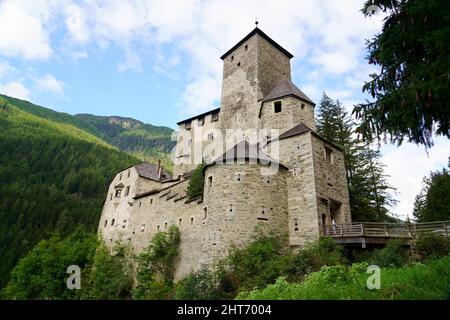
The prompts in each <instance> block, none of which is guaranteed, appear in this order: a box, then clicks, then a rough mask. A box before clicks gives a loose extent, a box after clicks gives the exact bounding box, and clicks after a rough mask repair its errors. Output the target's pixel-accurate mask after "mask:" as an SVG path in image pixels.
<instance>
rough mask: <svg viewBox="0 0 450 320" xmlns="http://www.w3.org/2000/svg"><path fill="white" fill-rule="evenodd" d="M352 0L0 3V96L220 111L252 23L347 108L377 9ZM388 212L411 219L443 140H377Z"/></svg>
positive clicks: (162, 117) (119, 111) (127, 111)
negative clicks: (228, 64) (391, 202)
mask: <svg viewBox="0 0 450 320" xmlns="http://www.w3.org/2000/svg"><path fill="white" fill-rule="evenodd" d="M363 2H364V1H362V0H345V1H332V0H326V1H315V0H271V1H269V0H246V1H242V0H226V1H225V0H216V1H213V0H207V1H206V0H171V1H163V0H135V1H126V0H98V1H97V0H90V1H83V0H80V1H73V0H58V1H56V0H0V93H3V94H7V95H10V96H14V97H17V98H21V99H25V100H29V101H32V102H34V103H36V104H39V105H42V106H46V107H49V108H51V109H54V110H57V111H61V112H67V113H70V114H77V113H91V114H96V115H118V116H126V117H133V118H136V119H139V120H141V121H143V122H146V123H151V124H154V125H162V126H168V127H171V128H174V129H175V128H176V122H178V121H180V120H182V119H184V118H187V117H189V116H193V115H195V114H199V113H202V112H204V111H207V110H210V109H213V108H216V107H219V106H220V90H221V77H222V61H221V60H220V58H219V57H220V56H221V55H222V54H223V53H225V52H226V51H227V50H228V49H230V48H231V47H232V46H233V45H234V44H236V43H237V42H238V41H239V40H240V39H242V38H243V37H244V36H245V35H246V34H248V33H249V32H250V31H251V30H252V29H253V28H254V27H255V25H254V22H255V19H256V18H257V19H258V21H259V25H258V26H259V27H260V29H261V30H263V31H264V32H265V33H266V34H268V35H269V36H270V37H271V38H273V39H274V40H275V41H276V42H278V43H279V44H280V45H282V46H283V47H284V48H285V49H287V50H288V51H289V52H291V53H292V54H293V55H294V58H293V59H292V60H291V66H292V77H293V81H294V83H295V84H296V85H297V86H298V87H299V88H300V89H301V90H302V91H303V92H305V93H306V94H307V95H308V96H309V97H310V98H311V99H312V100H313V101H315V102H316V103H318V102H319V101H320V98H321V96H322V93H323V92H326V93H327V94H328V95H329V96H330V97H331V98H333V99H339V100H340V101H341V102H342V103H343V104H344V105H345V106H346V108H347V109H348V110H349V111H351V110H352V107H353V105H354V104H356V103H358V102H362V101H364V100H365V99H370V97H369V96H367V95H365V94H364V93H363V92H362V91H361V87H362V85H363V84H364V81H367V80H369V74H370V73H372V72H375V71H377V69H375V68H374V67H373V66H370V65H368V63H367V61H366V59H365V57H366V55H367V51H366V47H365V42H366V39H370V38H372V37H373V36H374V35H375V34H376V33H377V32H379V31H380V30H381V26H382V18H383V17H382V15H376V16H375V17H371V18H365V17H364V15H363V14H362V13H361V11H360V10H361V8H362V5H363ZM381 152H382V154H383V158H382V160H383V163H384V164H385V165H386V173H387V174H388V175H389V176H390V177H389V178H388V182H389V183H390V184H391V185H392V186H393V187H395V188H397V191H396V194H395V197H396V198H397V199H398V200H399V203H398V205H397V206H396V207H395V208H393V209H392V211H393V212H394V213H395V214H397V215H399V216H400V217H403V218H404V217H406V215H407V214H409V215H410V217H411V212H412V207H413V201H414V197H415V195H416V194H417V193H418V192H419V191H420V188H421V181H422V178H423V176H425V175H428V174H429V172H430V171H431V170H437V169H441V168H442V167H444V166H447V161H448V156H449V153H450V141H449V140H448V139H446V138H442V137H441V138H436V139H435V146H434V147H433V148H431V149H430V150H428V152H426V150H425V148H424V147H418V146H416V145H413V144H409V143H404V144H403V145H402V146H400V147H396V146H393V145H383V146H381Z"/></svg>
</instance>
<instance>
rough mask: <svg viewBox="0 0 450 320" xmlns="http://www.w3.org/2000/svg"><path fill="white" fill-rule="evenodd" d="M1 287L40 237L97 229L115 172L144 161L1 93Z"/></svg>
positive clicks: (63, 235)
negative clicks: (81, 228)
mask: <svg viewBox="0 0 450 320" xmlns="http://www.w3.org/2000/svg"><path fill="white" fill-rule="evenodd" d="M0 125H1V128H2V130H1V131H0V150H1V152H0V261H2V263H1V264H0V287H3V286H4V285H5V284H6V282H7V280H8V277H9V273H10V271H11V269H12V268H13V267H14V265H15V264H16V263H17V261H18V259H19V258H20V257H23V256H24V255H25V254H26V253H27V252H28V251H29V250H31V249H32V248H33V247H34V246H35V245H36V244H37V243H38V242H39V241H40V240H41V239H45V238H48V237H49V236H50V234H51V233H53V232H58V233H59V234H60V235H61V237H63V238H64V237H66V236H67V235H69V234H71V233H72V232H73V231H74V230H75V228H76V226H85V227H86V229H87V230H88V231H91V232H95V231H96V230H97V226H98V220H99V218H100V214H101V208H102V205H103V202H104V199H105V192H106V190H107V187H108V184H109V182H110V179H111V177H112V176H113V175H114V174H115V173H116V172H117V171H119V170H121V169H123V168H126V167H130V166H132V165H135V164H137V163H139V162H140V161H139V160H138V159H136V158H133V157H131V156H129V155H126V154H124V153H122V152H119V151H117V150H115V148H113V147H111V146H110V145H108V144H107V143H105V142H104V141H102V140H100V139H99V138H97V137H94V136H92V135H91V134H88V133H86V132H84V131H81V130H80V129H78V128H75V127H73V126H71V125H67V124H61V123H58V122H53V121H50V120H46V119H43V118H40V117H38V116H35V115H32V114H29V113H26V112H24V111H22V110H20V109H18V108H16V107H15V106H13V105H11V104H9V103H6V101H5V100H4V99H3V98H2V97H0Z"/></svg>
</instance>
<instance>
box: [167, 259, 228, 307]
mask: <svg viewBox="0 0 450 320" xmlns="http://www.w3.org/2000/svg"><path fill="white" fill-rule="evenodd" d="M219 283H220V274H219V272H218V271H217V269H215V268H212V267H207V266H202V267H201V268H200V270H198V271H197V272H193V273H191V274H189V275H188V276H187V277H186V278H184V279H183V280H181V281H180V282H178V283H177V284H176V293H175V299H178V300H217V299H223V291H222V290H221V288H220V285H219Z"/></svg>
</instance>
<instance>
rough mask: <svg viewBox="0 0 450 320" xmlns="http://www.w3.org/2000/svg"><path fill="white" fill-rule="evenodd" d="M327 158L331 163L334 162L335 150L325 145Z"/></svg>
mask: <svg viewBox="0 0 450 320" xmlns="http://www.w3.org/2000/svg"><path fill="white" fill-rule="evenodd" d="M325 158H326V159H327V161H328V162H329V163H331V164H333V150H331V149H330V148H328V147H325Z"/></svg>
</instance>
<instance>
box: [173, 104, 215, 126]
mask: <svg viewBox="0 0 450 320" xmlns="http://www.w3.org/2000/svg"><path fill="white" fill-rule="evenodd" d="M219 111H220V108H216V109H213V110H209V111H206V112H204V113H202V114H199V115H196V116H193V117H190V118H187V119H184V120H181V121H180V122H177V125H180V124H182V123H185V122H189V121H192V120H194V119H197V118H202V117H205V116H207V115H208V114H212V113H218V112H219Z"/></svg>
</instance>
